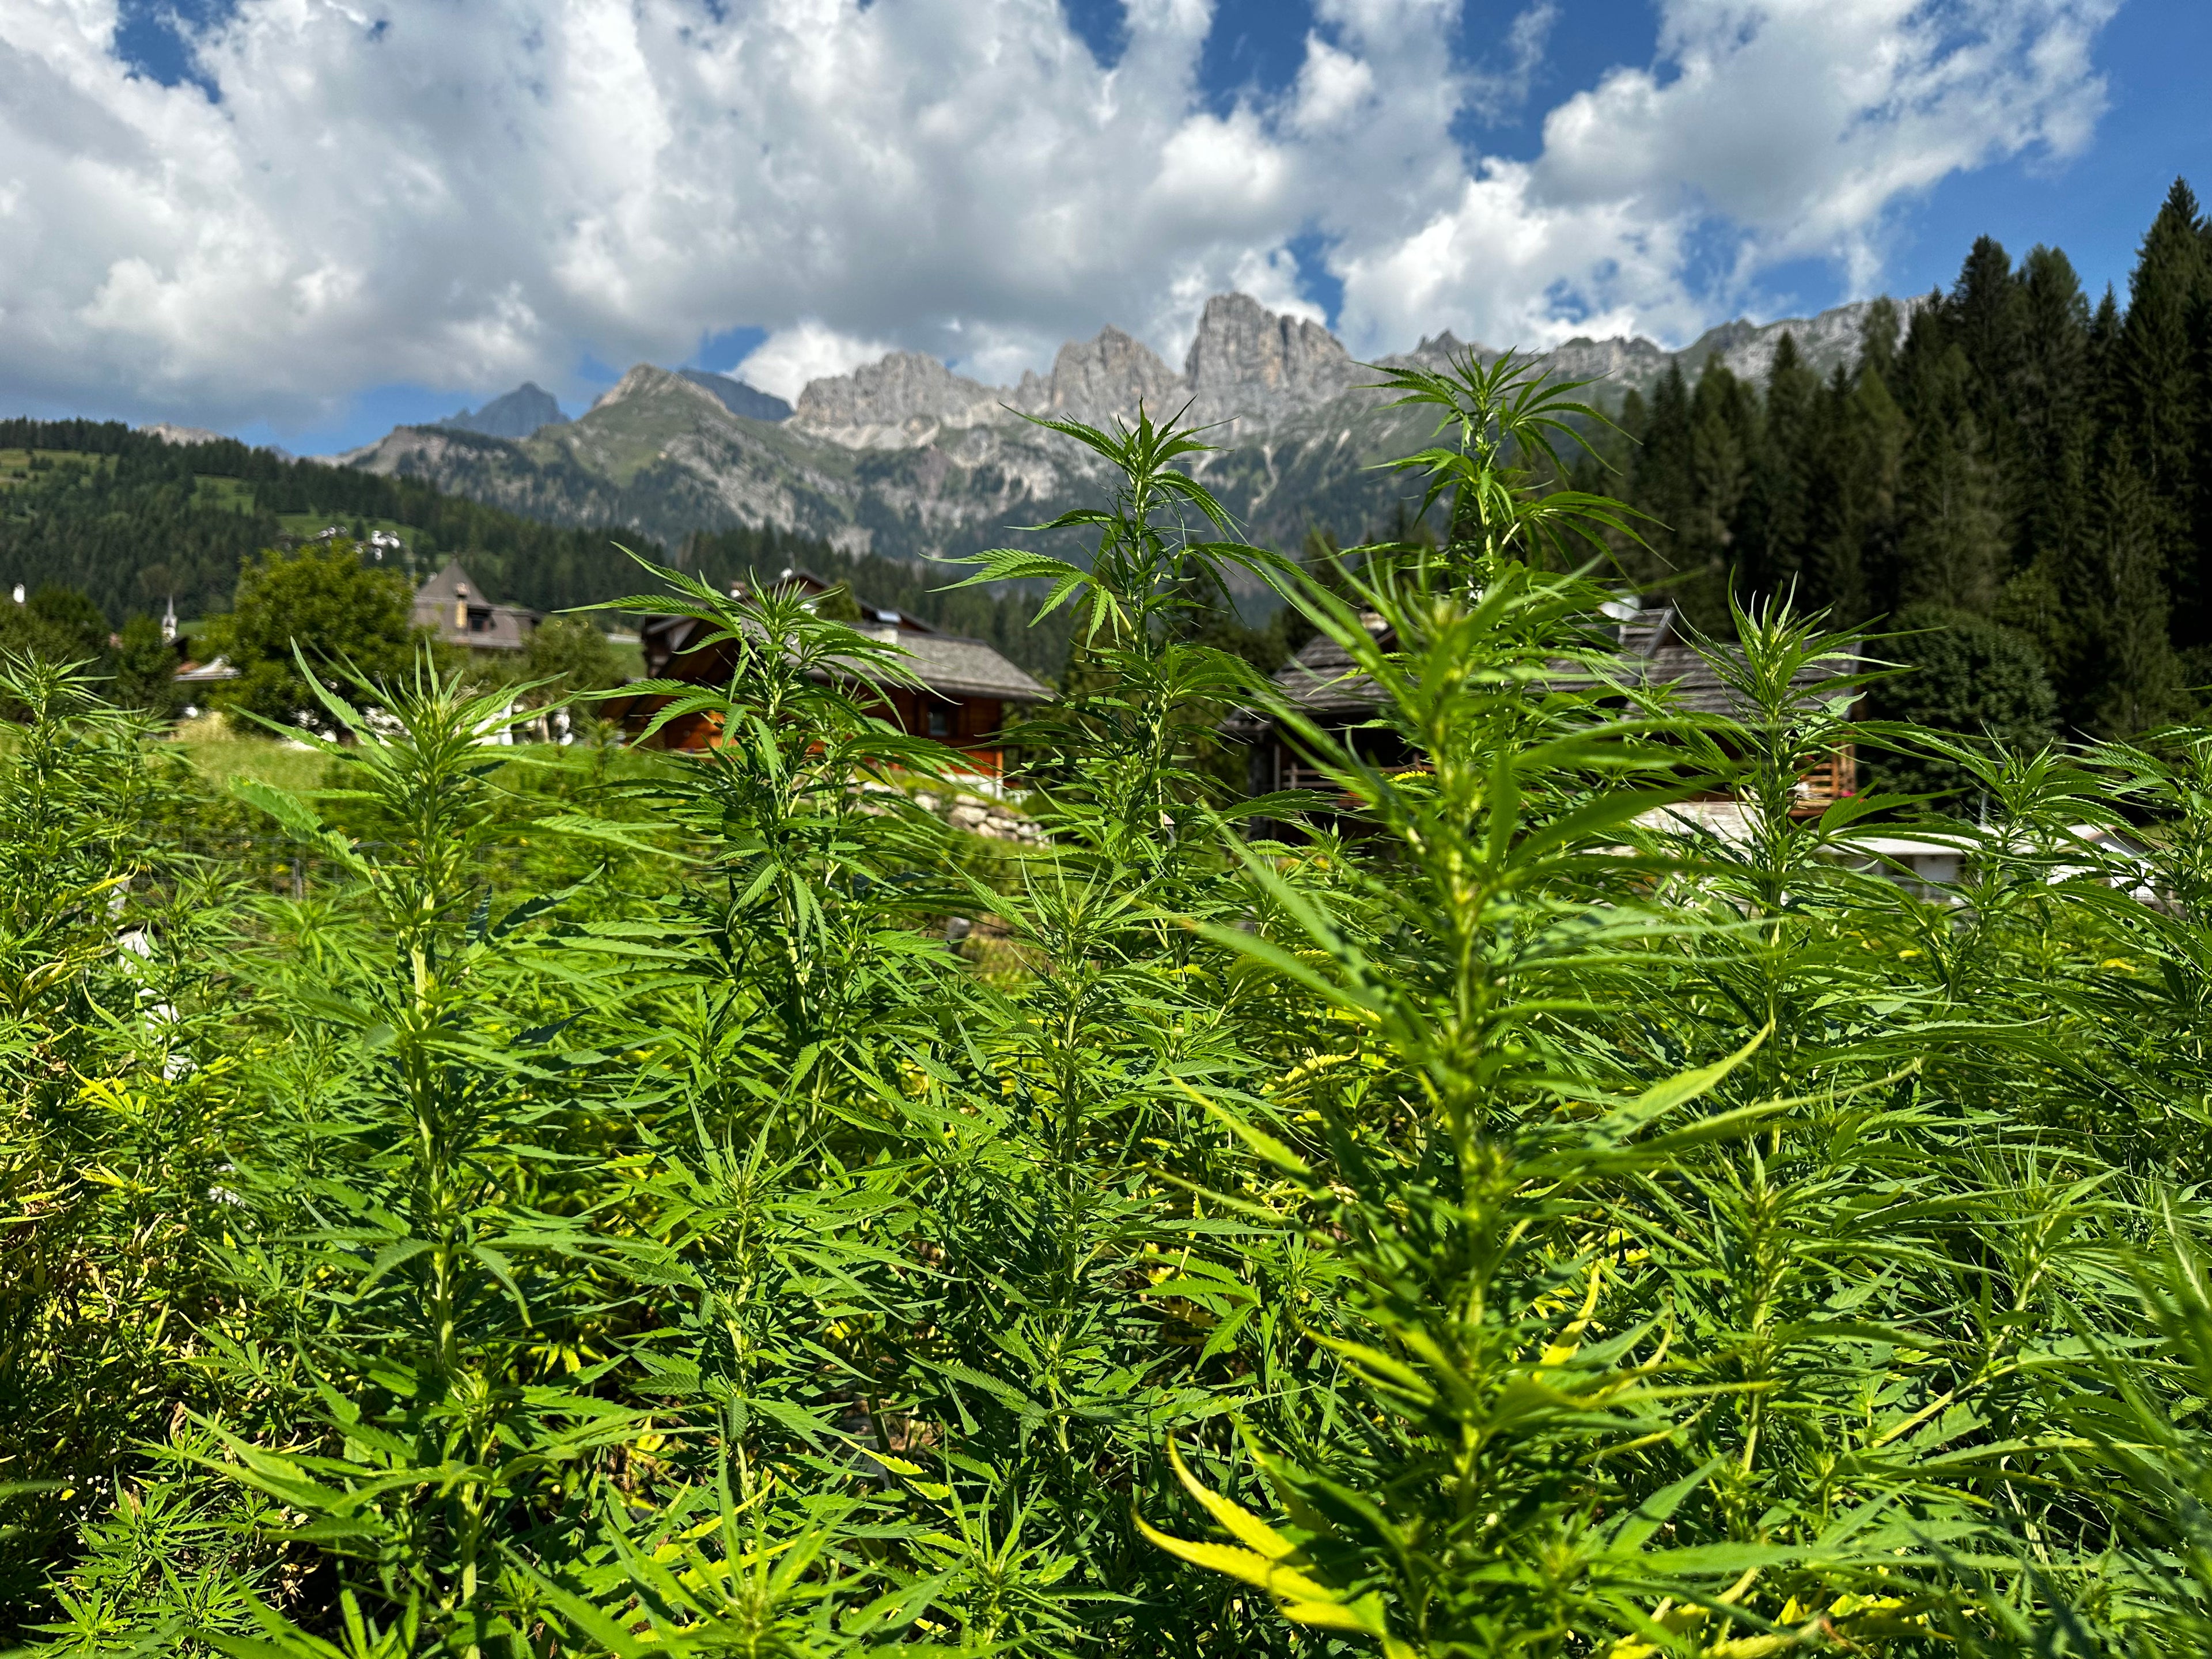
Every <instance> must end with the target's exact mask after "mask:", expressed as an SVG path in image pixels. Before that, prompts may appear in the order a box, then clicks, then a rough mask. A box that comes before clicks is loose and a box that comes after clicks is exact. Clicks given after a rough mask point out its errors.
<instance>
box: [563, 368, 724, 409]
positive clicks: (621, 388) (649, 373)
mask: <svg viewBox="0 0 2212 1659" xmlns="http://www.w3.org/2000/svg"><path fill="white" fill-rule="evenodd" d="M671 397H673V398H686V399H689V400H690V401H693V402H696V403H698V404H702V405H704V406H705V407H707V408H708V409H712V410H720V409H721V407H722V400H721V399H720V398H717V397H716V396H715V395H714V393H713V392H709V391H708V390H707V388H706V387H704V386H694V385H693V384H692V383H691V382H690V381H689V380H685V379H684V377H683V376H682V375H681V374H676V373H675V372H674V371H672V370H671V369H665V368H654V367H653V365H652V364H651V363H640V364H638V365H637V366H636V367H635V368H632V369H631V370H630V371H629V374H625V375H623V377H622V379H620V380H617V381H616V382H615V383H614V384H613V385H612V386H609V387H608V388H607V389H606V390H605V392H601V393H599V397H598V398H595V399H594V400H593V401H592V406H591V408H590V409H589V410H586V413H587V414H593V415H596V414H598V413H599V410H603V409H612V408H613V407H614V406H615V405H616V404H626V403H630V402H632V401H634V400H635V399H637V398H671Z"/></svg>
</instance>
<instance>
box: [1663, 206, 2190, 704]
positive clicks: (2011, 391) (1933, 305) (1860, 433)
mask: <svg viewBox="0 0 2212 1659" xmlns="http://www.w3.org/2000/svg"><path fill="white" fill-rule="evenodd" d="M2208 245H2209V244H2208V232H2207V229H2206V225H2205V221H2204V220H2203V216H2202V214H2201V212H2200V210H2199V208H2198V205H2197V201H2196V198H2195V197H2194V196H2193V195H2192V194H2191V191H2189V188H2188V186H2187V185H2185V184H2182V183H2180V182H2179V181H2177V182H2176V183H2175V185H2174V187H2173V189H2172V191H2171V192H2169V194H2168V196H2167V197H2166V202H2165V204H2164V205H2163V206H2162V207H2161V208H2160V211H2159V213H2158V216H2157V217H2156V219H2155V221H2154V223H2153V225H2152V227H2151V228H2150V231H2149V233H2148V234H2147V235H2146V236H2145V238H2144V240H2143V243H2142V250H2141V254H2140V257H2139V258H2138V260H2137V263H2136V269H2135V270H2134V272H2133V274H2132V275H2131V276H2130V282H2129V301H2128V305H2127V307H2126V308H2125V310H2124V311H2123V310H2122V308H2121V307H2120V306H2119V305H2118V302H2117V301H2116V300H2115V299H2114V297H2113V296H2112V295H2111V294H2110V293H2109V292H2108V293H2107V294H2106V296H2105V303H2104V305H2103V306H2102V307H2100V309H2099V310H2098V311H2097V312H2096V313H2094V314H2093V313H2092V312H2091V308H2090V306H2089V303H2088V301H2087V297H2086V296H2085V295H2083V294H2082V292H2081V282H2080V279H2079V277H2078V276H2076V274H2075V270H2074V268H2073V266H2072V265H2071V264H2069V263H2068V261H2067V259H2066V257H2065V256H2064V255H2063V253H2060V252H2057V251H2056V250H2054V249H2051V248H2047V247H2038V248H2035V249H2033V250H2032V251H2031V252H2029V253H2028V255H2027V258H2024V259H2021V260H2020V261H2019V262H2018V263H2017V264H2015V262H2014V260H2013V259H2012V258H2011V256H2009V255H2008V253H2007V252H2005V250H2004V249H2003V248H2002V247H2001V246H1998V244H1997V243H1996V242H1995V241H1994V240H1991V239H1990V238H1988V237H1983V238H1981V239H1980V240H1978V241H1976V243H1975V244H1974V246H1973V247H1972V250H1971V251H1970V252H1968V254H1967V256H1966V259H1965V261H1964V262H1963V263H1962V264H1961V265H1960V271H1959V276H1958V280H1957V281H1956V283H1954V284H1953V285H1952V287H1951V289H1950V290H1949V291H1948V293H1942V292H1938V293H1935V294H1930V295H1928V296H1927V298H1926V299H1925V300H1924V301H1922V302H1921V303H1920V304H1919V305H1918V306H1917V307H1916V308H1915V309H1914V310H1913V311H1912V312H1911V315H1910V317H1909V319H1908V318H1901V317H1900V315H1899V311H1898V308H1897V307H1895V306H1894V305H1893V304H1891V303H1890V302H1888V301H1882V302H1881V303H1879V304H1878V305H1876V306H1875V307H1870V308H1869V313H1868V315H1867V319H1866V323H1865V326H1864V331H1863V338H1862V340H1861V343H1860V349H1859V354H1858V361H1857V363H1856V364H1855V365H1854V366H1853V367H1852V368H1850V371H1849V372H1838V374H1836V375H1835V376H1834V377H1833V378H1832V380H1829V382H1828V383H1827V384H1826V385H1825V386H1816V385H1814V383H1813V382H1812V380H1811V377H1810V376H1809V375H1808V374H1807V373H1806V372H1805V370H1804V369H1803V368H1802V364H1801V363H1800V362H1799V360H1798V356H1797V352H1796V343H1795V342H1794V341H1790V340H1788V339H1786V338H1785V339H1784V341H1783V342H1782V345H1781V348H1780V349H1778V351H1777V354H1776V356H1775V359H1774V362H1773V365H1772V367H1771V370H1770V372H1769V374H1768V376H1767V382H1766V385H1765V388H1764V392H1765V395H1764V397H1763V398H1762V397H1761V396H1760V395H1759V392H1758V390H1756V389H1755V388H1753V387H1752V386H1748V385H1747V384H1745V383H1744V382H1742V381H1741V380H1738V379H1737V378H1736V377H1735V375H1734V374H1730V373H1729V370H1728V369H1727V368H1725V366H1723V365H1722V364H1721V363H1719V362H1718V361H1717V360H1709V361H1708V362H1707V365H1706V367H1705V370H1704V372H1703V373H1702V374H1700V375H1699V378H1698V380H1697V381H1696V383H1695V385H1694V386H1692V385H1690V384H1688V383H1687V382H1686V381H1685V380H1683V379H1682V378H1681V377H1680V375H1679V374H1670V375H1669V376H1668V378H1667V379H1665V380H1662V382H1661V383H1660V384H1659V385H1658V386H1656V388H1655V389H1654V391H1653V393H1652V396H1651V398H1650V401H1649V405H1648V408H1647V407H1646V406H1645V405H1644V400H1642V399H1638V403H1637V406H1636V407H1635V409H1634V410H1631V411H1625V413H1624V422H1625V423H1626V425H1627V426H1628V428H1630V431H1631V433H1632V435H1633V436H1634V437H1635V438H1636V439H1637V440H1638V444H1637V446H1636V447H1635V448H1634V450H1633V452H1632V456H1631V458H1630V459H1629V461H1628V465H1629V469H1630V474H1631V477H1630V483H1629V488H1628V490H1627V494H1628V495H1629V497H1630V499H1631V500H1632V501H1633V502H1634V503H1635V504H1636V505H1637V506H1638V507H1641V508H1643V509H1644V511H1645V512H1646V513H1650V515H1651V518H1652V520H1654V521H1655V523H1654V524H1653V525H1652V526H1650V530H1649V534H1648V540H1649V544H1650V553H1649V554H1648V555H1647V554H1644V553H1640V552H1638V550H1635V549H1633V548H1629V547H1624V548H1623V549H1622V550H1621V551H1622V555H1623V562H1624V565H1625V567H1626V568H1627V569H1628V571H1629V572H1630V574H1632V577H1634V579H1635V580H1638V582H1640V583H1641V584H1643V585H1644V588H1645V590H1646V591H1647V592H1660V591H1663V592H1665V593H1666V594H1667V595H1668V597H1669V598H1671V599H1674V601H1675V602H1676V603H1678V604H1680V605H1681V606H1682V608H1683V610H1684V611H1685V612H1686V615H1687V616H1688V617H1689V618H1690V619H1691V620H1692V623H1695V624H1697V625H1699V626H1701V627H1705V628H1708V629H1720V628H1724V627H1725V626H1726V624H1727V618H1728V615H1729V604H1730V595H1731V593H1733V595H1734V598H1735V599H1736V600H1738V601H1741V602H1744V603H1757V602H1764V601H1765V599H1771V598H1774V597H1778V596H1782V595H1790V596H1793V597H1794V599H1795V600H1796V602H1797V603H1798V604H1800V605H1807V606H1809V607H1812V608H1816V609H1818V608H1829V609H1832V611H1834V613H1835V615H1836V616H1837V617H1838V618H1839V619H1840V620H1842V621H1844V622H1846V623H1868V624H1874V625H1880V626H1888V625H1891V623H1893V620H1894V619H1895V618H1897V617H1899V616H1900V615H1901V614H1902V612H1903V611H1905V609H1907V608H1908V607H1911V606H1915V605H1936V606H1939V607H1942V608H1944V609H1948V610H1951V611H1964V612H1971V613H1973V614H1975V615H1978V616H1983V617H1996V618H1998V619H2000V620H2002V622H2004V623H2006V624H2007V625H2008V626H2010V627H2012V628H2014V629H2015V630H2016V631H2017V632H2018V633H2020V634H2021V635H2022V636H2024V637H2025V638H2026V639H2027V641H2028V642H2029V643H2030V645H2031V646H2032V647H2033V649H2034V651H2035V653H2036V654H2037V655H2038V657H2039V659H2040V663H2041V668H2042V672H2043V674H2044V677H2045V678H2046V679H2048V680H2049V681H2050V682H2051V686H2052V689H2053V690H2054V692H2055V693H2056V695H2057V699H2058V715H2059V719H2060V720H2061V722H2062V724H2063V726H2066V727H2069V728H2070V729H2071V730H2072V731H2073V732H2075V733H2077V734H2084V735H2096V736H2125V737H2136V736H2139V735H2140V734H2142V732H2146V731H2148V730H2150V729H2152V728H2154V727H2155V726H2158V725H2159V724H2160V722H2161V721H2164V720H2170V719H2174V718H2178V717H2179V716H2180V715H2182V714H2185V712H2187V710H2188V709H2189V708H2191V706H2192V705H2191V697H2192V696H2194V695H2195V694H2193V693H2190V692H2188V691H2186V690H2185V688H2186V687H2187V686H2189V685H2191V684H2197V683H2198V682H2201V681H2203V680H2206V679H2212V672H2208V669H2212V632H2208V624H2207V623H2206V621H2205V618H2206V617H2208V616H2212V606H2208V605H2206V603H2205V596H2206V595H2207V593H2208V592H2212V582H2208V577H2207V574H2206V572H2207V569H2208V568H2212V565H2208V561H2212V488H2208V487H2207V483H2206V481H2207V480H2212V466H2208V465H2207V464H2206V462H2205V461H2204V459H2203V458H2204V457H2205V456H2206V455H2208V454H2212V426H2208V425H2207V420H2208V415H2207V411H2208V410H2212V398H2208V397H2207V396H2206V395H2205V386H2206V382H2205V380H2204V375H2205V374H2206V372H2207V371H2206V368H2205V365H2206V364H2207V363H2212V261H2208V259H2207V258H2206V255H2205V252H2204V250H2205V248H2206V246H2208Z"/></svg>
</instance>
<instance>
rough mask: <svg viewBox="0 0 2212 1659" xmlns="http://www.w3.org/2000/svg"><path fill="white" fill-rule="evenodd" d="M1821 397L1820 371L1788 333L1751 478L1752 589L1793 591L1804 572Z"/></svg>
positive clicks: (1770, 381) (1747, 576)
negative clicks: (1754, 527) (1812, 366)
mask: <svg viewBox="0 0 2212 1659" xmlns="http://www.w3.org/2000/svg"><path fill="white" fill-rule="evenodd" d="M1819 403H1820V376H1819V375H1817V374H1814V373H1813V371H1812V370H1811V369H1810V368H1807V367H1806V366H1805V360H1804V359H1803V358H1802V356H1799V355H1798V351H1797V342H1796V338H1795V337H1793V336H1791V335H1790V334H1787V333H1785V334H1784V335H1783V337H1782V338H1781V339H1780V340H1778V342H1776V343H1775V348H1774V363H1773V367H1772V368H1770V369H1769V370H1768V371H1767V377H1766V418H1765V423H1764V426H1765V430H1764V439H1765V441H1764V443H1763V444H1762V445H1761V447H1760V451H1759V472H1758V475H1757V477H1754V479H1753V494H1754V495H1755V497H1756V511H1755V514H1754V517H1755V519H1756V520H1757V541H1756V544H1755V545H1754V546H1753V547H1751V548H1749V549H1747V550H1746V556H1745V557H1744V560H1743V566H1742V569H1741V580H1742V582H1743V584H1744V586H1746V588H1747V589H1748V590H1749V591H1750V592H1753V593H1780V592H1790V591H1793V590H1794V589H1795V588H1796V586H1797V585H1798V584H1799V582H1800V580H1801V579H1802V575H1803V574H1804V571H1805V567H1806V562H1807V554H1808V547H1807V541H1808V537H1809V534H1810V530H1811V525H1812V503H1811V492H1812V471H1813V465H1812V462H1813V449H1814V427H1815V424H1816V422H1817V419H1818V416H1817V409H1818V405H1819ZM1801 597H1803V596H1802V595H1801Z"/></svg>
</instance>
